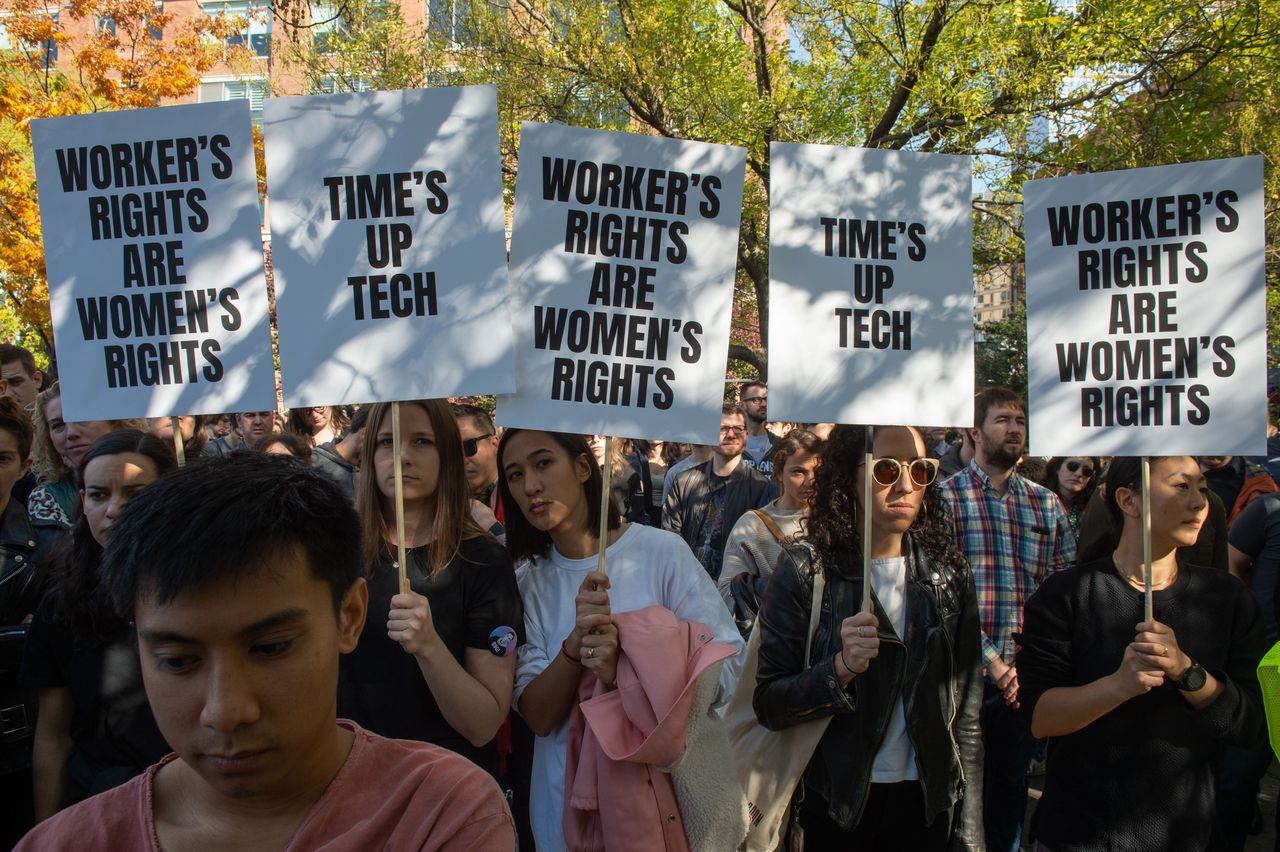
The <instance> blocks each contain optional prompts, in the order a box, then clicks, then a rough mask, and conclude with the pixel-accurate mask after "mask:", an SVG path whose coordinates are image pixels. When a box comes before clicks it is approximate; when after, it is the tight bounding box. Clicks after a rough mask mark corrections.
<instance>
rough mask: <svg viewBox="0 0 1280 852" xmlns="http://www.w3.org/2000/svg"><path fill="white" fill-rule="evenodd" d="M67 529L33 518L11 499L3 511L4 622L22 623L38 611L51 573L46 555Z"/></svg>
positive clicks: (0, 593)
mask: <svg viewBox="0 0 1280 852" xmlns="http://www.w3.org/2000/svg"><path fill="white" fill-rule="evenodd" d="M64 529H65V528H64V527H63V526H62V525H60V524H56V523H53V522H50V521H39V522H37V521H33V520H32V519H31V516H30V515H28V514H27V510H26V509H25V508H23V507H22V506H21V505H20V504H19V503H18V502H17V501H15V500H10V501H9V505H8V506H7V507H6V508H5V510H4V514H3V515H0V624H3V625H7V624H18V623H19V622H21V621H22V620H23V619H25V618H26V617H27V616H28V615H31V614H32V613H33V612H35V608H36V604H37V603H38V602H39V600H40V596H41V595H42V594H43V593H44V587H45V585H46V581H47V575H48V571H47V566H46V564H45V559H44V557H45V556H46V555H47V554H48V552H49V549H50V548H51V547H52V546H53V543H54V542H55V541H57V539H58V536H60V535H61V534H62V533H63V531H64Z"/></svg>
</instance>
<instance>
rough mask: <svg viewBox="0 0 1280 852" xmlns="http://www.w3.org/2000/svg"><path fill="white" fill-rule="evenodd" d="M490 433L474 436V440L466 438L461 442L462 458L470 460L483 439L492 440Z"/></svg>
mask: <svg viewBox="0 0 1280 852" xmlns="http://www.w3.org/2000/svg"><path fill="white" fill-rule="evenodd" d="M492 437H493V433H492V432H486V433H485V434H483V435H476V436H475V437H474V438H467V439H466V440H464V441H463V442H462V455H463V457H464V458H471V457H472V456H474V455H475V454H476V452H477V451H478V450H479V449H480V442H481V441H483V440H484V439H485V438H492Z"/></svg>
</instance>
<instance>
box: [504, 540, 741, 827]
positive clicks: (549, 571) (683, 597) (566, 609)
mask: <svg viewBox="0 0 1280 852" xmlns="http://www.w3.org/2000/svg"><path fill="white" fill-rule="evenodd" d="M605 554H606V556H607V559H608V561H607V564H606V568H607V571H608V574H609V586H610V588H609V605H610V607H611V608H612V610H613V611H614V612H631V611H633V610H637V609H644V608H645V607H647V606H654V605H658V606H664V607H666V608H667V609H669V610H671V611H672V612H674V613H675V614H676V615H677V616H678V617H679V618H680V619H681V620H683V621H698V622H701V623H703V624H705V625H707V626H708V627H709V628H711V632H712V633H713V634H714V635H715V638H716V641H717V642H722V643H724V644H726V645H732V646H733V647H735V648H737V649H738V650H739V652H741V650H742V648H743V642H742V637H741V636H740V635H739V633H738V629H737V627H735V626H734V623H733V619H732V618H730V617H729V611H728V610H727V609H725V605H724V602H723V601H722V600H721V599H720V595H719V593H718V592H717V591H716V587H715V584H714V583H712V582H711V578H710V577H708V576H707V572H706V571H705V570H704V569H703V567H702V566H701V565H700V564H698V560H697V559H695V558H694V557H693V553H692V552H691V551H690V550H689V546H688V545H686V544H685V543H684V540H683V539H681V538H680V537H679V536H678V535H676V534H675V533H671V532H667V531H666V530H661V529H657V528H656V527H646V526H642V525H640V524H632V525H631V526H630V527H628V528H627V531H626V532H624V533H623V534H622V535H621V536H619V538H618V540H617V541H615V542H614V543H613V544H611V545H610V546H609V549H608V550H607V551H605ZM597 562H598V559H597V557H595V556H589V557H587V558H585V559H567V558H565V557H564V556H562V555H561V554H560V553H559V552H558V551H556V550H555V548H554V547H553V548H552V550H551V555H550V556H549V557H547V558H545V559H537V560H535V561H534V563H533V565H532V566H531V567H530V568H529V569H528V571H526V572H525V574H524V576H523V577H522V578H521V579H520V593H521V595H522V597H523V598H524V628H525V634H526V635H525V642H524V644H522V645H521V646H520V649H519V652H518V656H517V658H516V689H515V701H516V702H517V704H518V703H519V701H520V696H521V695H523V694H524V689H525V687H526V686H528V685H529V683H530V682H531V681H533V679H534V678H536V677H537V676H538V675H539V674H541V673H542V672H543V670H545V669H546V668H547V666H549V665H551V661H552V660H554V659H555V656H556V655H557V654H559V653H560V643H561V642H562V641H564V640H565V639H566V638H567V637H568V636H569V633H570V632H571V631H572V630H573V626H574V623H575V622H576V620H577V613H576V609H575V607H574V598H575V597H576V596H577V594H578V588H579V587H580V586H581V585H582V580H583V578H584V577H586V575H587V574H588V573H589V572H590V571H593V570H595V568H596V565H597ZM741 667H742V654H741V653H739V654H738V655H737V656H736V657H731V658H729V659H727V660H725V661H724V667H723V669H721V672H720V695H719V697H717V699H716V704H721V703H723V702H725V701H727V700H728V699H729V696H730V695H732V694H733V687H734V685H735V684H736V683H737V680H738V671H739V670H740V669H741ZM568 730H569V720H568V719H567V718H566V719H565V721H564V722H563V723H562V724H561V725H560V726H559V727H558V728H556V730H554V731H552V732H551V734H550V735H548V736H545V737H538V738H537V739H536V740H535V742H534V746H533V778H532V783H531V785H530V787H531V793H530V800H529V819H530V822H531V823H532V825H533V837H534V840H535V841H536V842H537V847H538V850H539V852H558V850H563V849H564V848H565V843H564V828H563V814H564V772H565V757H566V749H567V737H568Z"/></svg>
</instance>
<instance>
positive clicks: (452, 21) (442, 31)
mask: <svg viewBox="0 0 1280 852" xmlns="http://www.w3.org/2000/svg"><path fill="white" fill-rule="evenodd" d="M470 5H471V3H470V0H429V6H430V8H429V10H428V15H429V19H428V21H427V33H428V34H429V35H431V36H434V37H435V38H438V39H442V40H444V41H447V42H449V43H450V44H451V45H453V46H455V47H458V46H461V45H464V44H468V43H470V41H471V40H470V39H469V38H468V37H467V32H466V23H467V12H468V11H469V9H470Z"/></svg>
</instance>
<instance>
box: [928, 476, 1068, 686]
mask: <svg viewBox="0 0 1280 852" xmlns="http://www.w3.org/2000/svg"><path fill="white" fill-rule="evenodd" d="M940 488H941V492H942V496H943V499H944V500H946V501H947V504H948V506H949V508H950V509H951V517H952V519H953V520H954V522H955V527H956V540H957V541H958V542H959V545H960V550H961V551H962V552H963V553H964V554H965V556H967V557H968V558H969V564H970V566H971V567H972V568H973V581H974V584H975V585H976V586H977V590H978V613H979V616H980V619H981V622H982V661H983V664H984V665H989V664H990V663H991V662H992V661H993V660H995V659H997V658H999V659H1001V660H1003V661H1005V662H1011V661H1012V660H1013V658H1014V654H1015V652H1016V650H1017V645H1016V643H1015V642H1014V640H1013V635H1012V634H1013V633H1014V632H1015V631H1021V630H1022V608H1023V605H1024V604H1025V603H1026V601H1027V598H1029V597H1031V593H1032V592H1034V591H1035V590H1036V589H1037V588H1039V586H1040V582H1041V581H1042V580H1043V579H1044V578H1045V576H1046V575H1047V574H1048V573H1049V572H1050V571H1060V570H1061V569H1063V568H1067V567H1070V565H1071V564H1072V563H1073V562H1075V558H1076V539H1075V536H1074V535H1073V534H1072V532H1071V526H1070V524H1069V523H1068V522H1067V515H1066V513H1065V512H1064V511H1063V510H1062V502H1061V501H1060V500H1059V499H1058V497H1057V495H1056V494H1054V493H1053V492H1052V491H1050V490H1049V489H1047V488H1045V487H1043V486H1041V485H1037V484H1036V483H1034V482H1029V481H1027V480H1026V479H1024V478H1022V477H1021V476H1019V475H1018V474H1017V473H1014V474H1013V475H1012V476H1011V477H1009V486H1008V489H1007V490H1006V491H1005V494H1004V496H1003V497H1001V496H1000V494H999V493H997V492H996V490H995V488H994V487H993V486H992V485H991V479H990V478H989V477H988V476H987V474H986V473H984V472H983V470H982V468H980V467H978V465H977V463H976V462H970V463H969V466H968V467H967V468H964V469H963V470H961V471H960V472H959V473H957V474H956V475H955V476H952V477H951V478H950V479H948V480H946V481H945V482H943V483H942V485H941V486H940Z"/></svg>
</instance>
